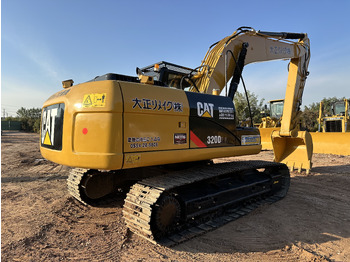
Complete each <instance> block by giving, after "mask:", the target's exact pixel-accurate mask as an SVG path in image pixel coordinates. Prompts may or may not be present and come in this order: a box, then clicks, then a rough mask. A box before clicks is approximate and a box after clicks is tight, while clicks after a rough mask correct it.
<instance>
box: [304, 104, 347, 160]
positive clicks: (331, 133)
mask: <svg viewBox="0 0 350 262" xmlns="http://www.w3.org/2000/svg"><path fill="white" fill-rule="evenodd" d="M331 110H332V116H325V115H324V114H323V103H322V101H321V102H320V110H319V117H318V119H317V121H318V132H310V134H311V136H312V140H313V141H314V152H315V153H322V154H335V155H345V156H349V155H350V111H349V99H344V100H343V101H338V102H335V103H333V104H332V108H331Z"/></svg>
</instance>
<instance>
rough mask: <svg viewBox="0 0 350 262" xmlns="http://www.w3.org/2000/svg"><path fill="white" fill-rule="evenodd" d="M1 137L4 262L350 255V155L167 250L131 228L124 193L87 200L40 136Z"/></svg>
mask: <svg viewBox="0 0 350 262" xmlns="http://www.w3.org/2000/svg"><path fill="white" fill-rule="evenodd" d="M1 142H2V143H1V256H2V261H174V262H175V261H282V260H283V261H350V157H349V156H346V157H344V156H332V155H321V154H315V155H314V156H313V169H312V172H311V173H310V174H309V175H306V174H305V173H301V174H299V173H294V172H293V173H292V180H291V187H290V190H289V192H288V195H287V197H286V198H284V199H283V200H281V201H278V202H276V203H274V204H272V205H267V204H266V205H263V206H260V207H259V208H258V209H256V210H255V211H253V212H252V213H250V214H248V215H246V216H244V217H242V218H240V219H238V220H236V221H233V222H230V223H228V224H226V225H225V226H223V227H221V228H218V229H216V230H214V231H211V232H209V233H207V234H204V235H202V236H199V237H197V238H194V239H192V240H190V241H187V242H185V243H183V244H180V245H178V246H176V247H173V248H166V247H162V246H157V245H153V244H151V243H149V242H148V241H146V240H144V239H142V238H140V237H138V236H137V235H135V234H133V233H131V232H129V231H128V230H127V228H126V226H125V225H124V223H123V219H122V211H121V210H122V205H123V200H122V198H121V197H120V199H119V200H116V201H115V203H112V204H110V205H108V206H105V207H88V206H84V205H82V204H79V203H78V202H77V201H76V200H74V199H73V198H72V197H71V196H69V195H68V193H67V191H66V183H65V179H66V177H67V172H68V168H67V167H63V166H59V165H56V164H54V163H51V162H48V161H46V160H44V159H43V158H42V156H41V154H40V151H39V136H38V135H36V134H28V133H18V132H5V133H3V135H2V137H1ZM236 159H237V158H236ZM241 159H263V160H272V152H271V151H264V152H262V153H261V154H259V155H256V156H249V157H248V156H246V157H241ZM225 160H227V159H225Z"/></svg>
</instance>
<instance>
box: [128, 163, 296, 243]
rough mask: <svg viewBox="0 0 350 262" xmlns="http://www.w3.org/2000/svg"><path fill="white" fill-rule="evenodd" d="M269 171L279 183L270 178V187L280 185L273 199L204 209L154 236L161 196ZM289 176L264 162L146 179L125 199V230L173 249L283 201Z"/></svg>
mask: <svg viewBox="0 0 350 262" xmlns="http://www.w3.org/2000/svg"><path fill="white" fill-rule="evenodd" d="M257 169H269V170H273V171H274V172H275V174H274V175H277V176H278V177H279V181H277V180H273V178H271V180H270V182H271V181H272V183H271V184H275V183H274V182H275V181H276V183H280V185H279V189H278V190H277V191H276V192H274V194H273V195H271V193H270V192H269V190H267V191H265V192H263V193H259V194H258V193H257V194H255V195H254V194H252V195H251V196H250V197H249V198H248V197H247V198H244V199H243V198H242V199H240V201H236V202H234V203H233V204H231V205H221V206H220V207H218V208H215V206H214V204H213V206H210V207H207V208H206V210H208V212H205V213H204V214H203V213H202V214H201V215H198V216H197V217H196V218H195V219H194V218H192V219H187V220H185V221H182V224H181V223H180V222H179V223H177V225H176V226H175V227H174V228H172V229H171V231H170V232H169V234H168V235H166V236H160V237H159V236H157V235H156V232H155V230H154V223H155V222H154V221H155V220H156V219H155V218H154V212H155V210H156V209H157V206H159V201H160V200H161V198H162V196H164V194H167V193H168V192H172V191H173V190H174V189H176V188H179V187H184V186H186V185H187V186H192V185H193V184H195V183H198V182H200V181H203V180H210V179H215V178H217V177H220V176H225V175H227V174H233V175H235V174H238V173H242V172H246V171H250V170H257ZM289 182H290V177H289V172H288V168H287V167H286V166H285V165H284V164H279V163H272V162H264V161H242V162H231V163H224V164H216V165H209V166H204V167H199V168H194V169H188V170H182V171H178V172H172V173H169V174H167V175H164V176H159V177H153V178H148V179H144V180H142V181H140V182H139V183H137V184H135V185H133V186H132V187H131V189H130V191H129V193H128V194H127V197H126V199H125V204H124V209H123V215H124V219H125V222H126V224H127V226H128V227H129V228H130V230H131V231H132V232H134V233H136V234H137V235H139V236H141V237H144V238H146V239H147V240H149V241H151V242H153V243H157V244H161V245H164V246H174V245H177V244H179V243H181V242H184V241H186V240H188V239H191V238H193V237H195V236H197V235H200V234H203V233H205V232H208V231H211V230H213V229H215V228H217V227H220V226H222V225H224V224H226V223H228V222H230V221H233V220H235V219H237V218H239V217H241V216H244V215H246V214H248V213H249V212H251V211H252V210H254V209H255V208H257V207H258V206H259V205H260V204H263V203H273V202H275V201H278V200H280V199H281V198H283V197H284V196H285V195H286V193H287V191H288V188H289Z"/></svg>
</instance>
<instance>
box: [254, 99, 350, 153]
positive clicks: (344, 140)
mask: <svg viewBox="0 0 350 262" xmlns="http://www.w3.org/2000/svg"><path fill="white" fill-rule="evenodd" d="M269 103H270V112H271V113H270V116H267V117H263V118H262V122H261V123H260V124H259V131H260V136H261V146H262V149H263V150H272V149H273V147H272V140H271V133H272V132H273V131H276V130H279V129H280V123H281V119H282V115H281V114H280V112H281V110H283V100H281V99H279V100H271V101H270V102H269ZM331 110H332V115H331V116H325V115H324V112H323V111H324V110H323V102H322V101H321V102H320V107H319V117H318V119H317V122H318V131H317V132H309V133H310V135H311V137H312V144H313V153H319V154H334V155H344V156H348V155H350V111H349V99H344V100H342V101H337V102H334V103H333V104H332V106H331ZM299 126H300V125H299Z"/></svg>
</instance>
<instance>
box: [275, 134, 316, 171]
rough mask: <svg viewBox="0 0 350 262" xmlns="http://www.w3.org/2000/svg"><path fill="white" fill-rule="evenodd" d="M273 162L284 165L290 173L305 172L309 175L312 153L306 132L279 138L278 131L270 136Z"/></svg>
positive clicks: (309, 136)
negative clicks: (294, 171)
mask: <svg viewBox="0 0 350 262" xmlns="http://www.w3.org/2000/svg"><path fill="white" fill-rule="evenodd" d="M271 140H272V146H273V153H274V161H275V162H279V163H284V164H286V165H287V166H288V167H289V169H290V170H291V171H293V170H294V169H297V170H298V172H301V170H302V169H305V170H306V174H309V172H310V169H311V166H312V164H311V159H312V153H313V144H312V138H311V135H310V133H309V132H307V131H298V133H297V135H296V136H281V135H280V132H279V131H273V132H272V134H271Z"/></svg>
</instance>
